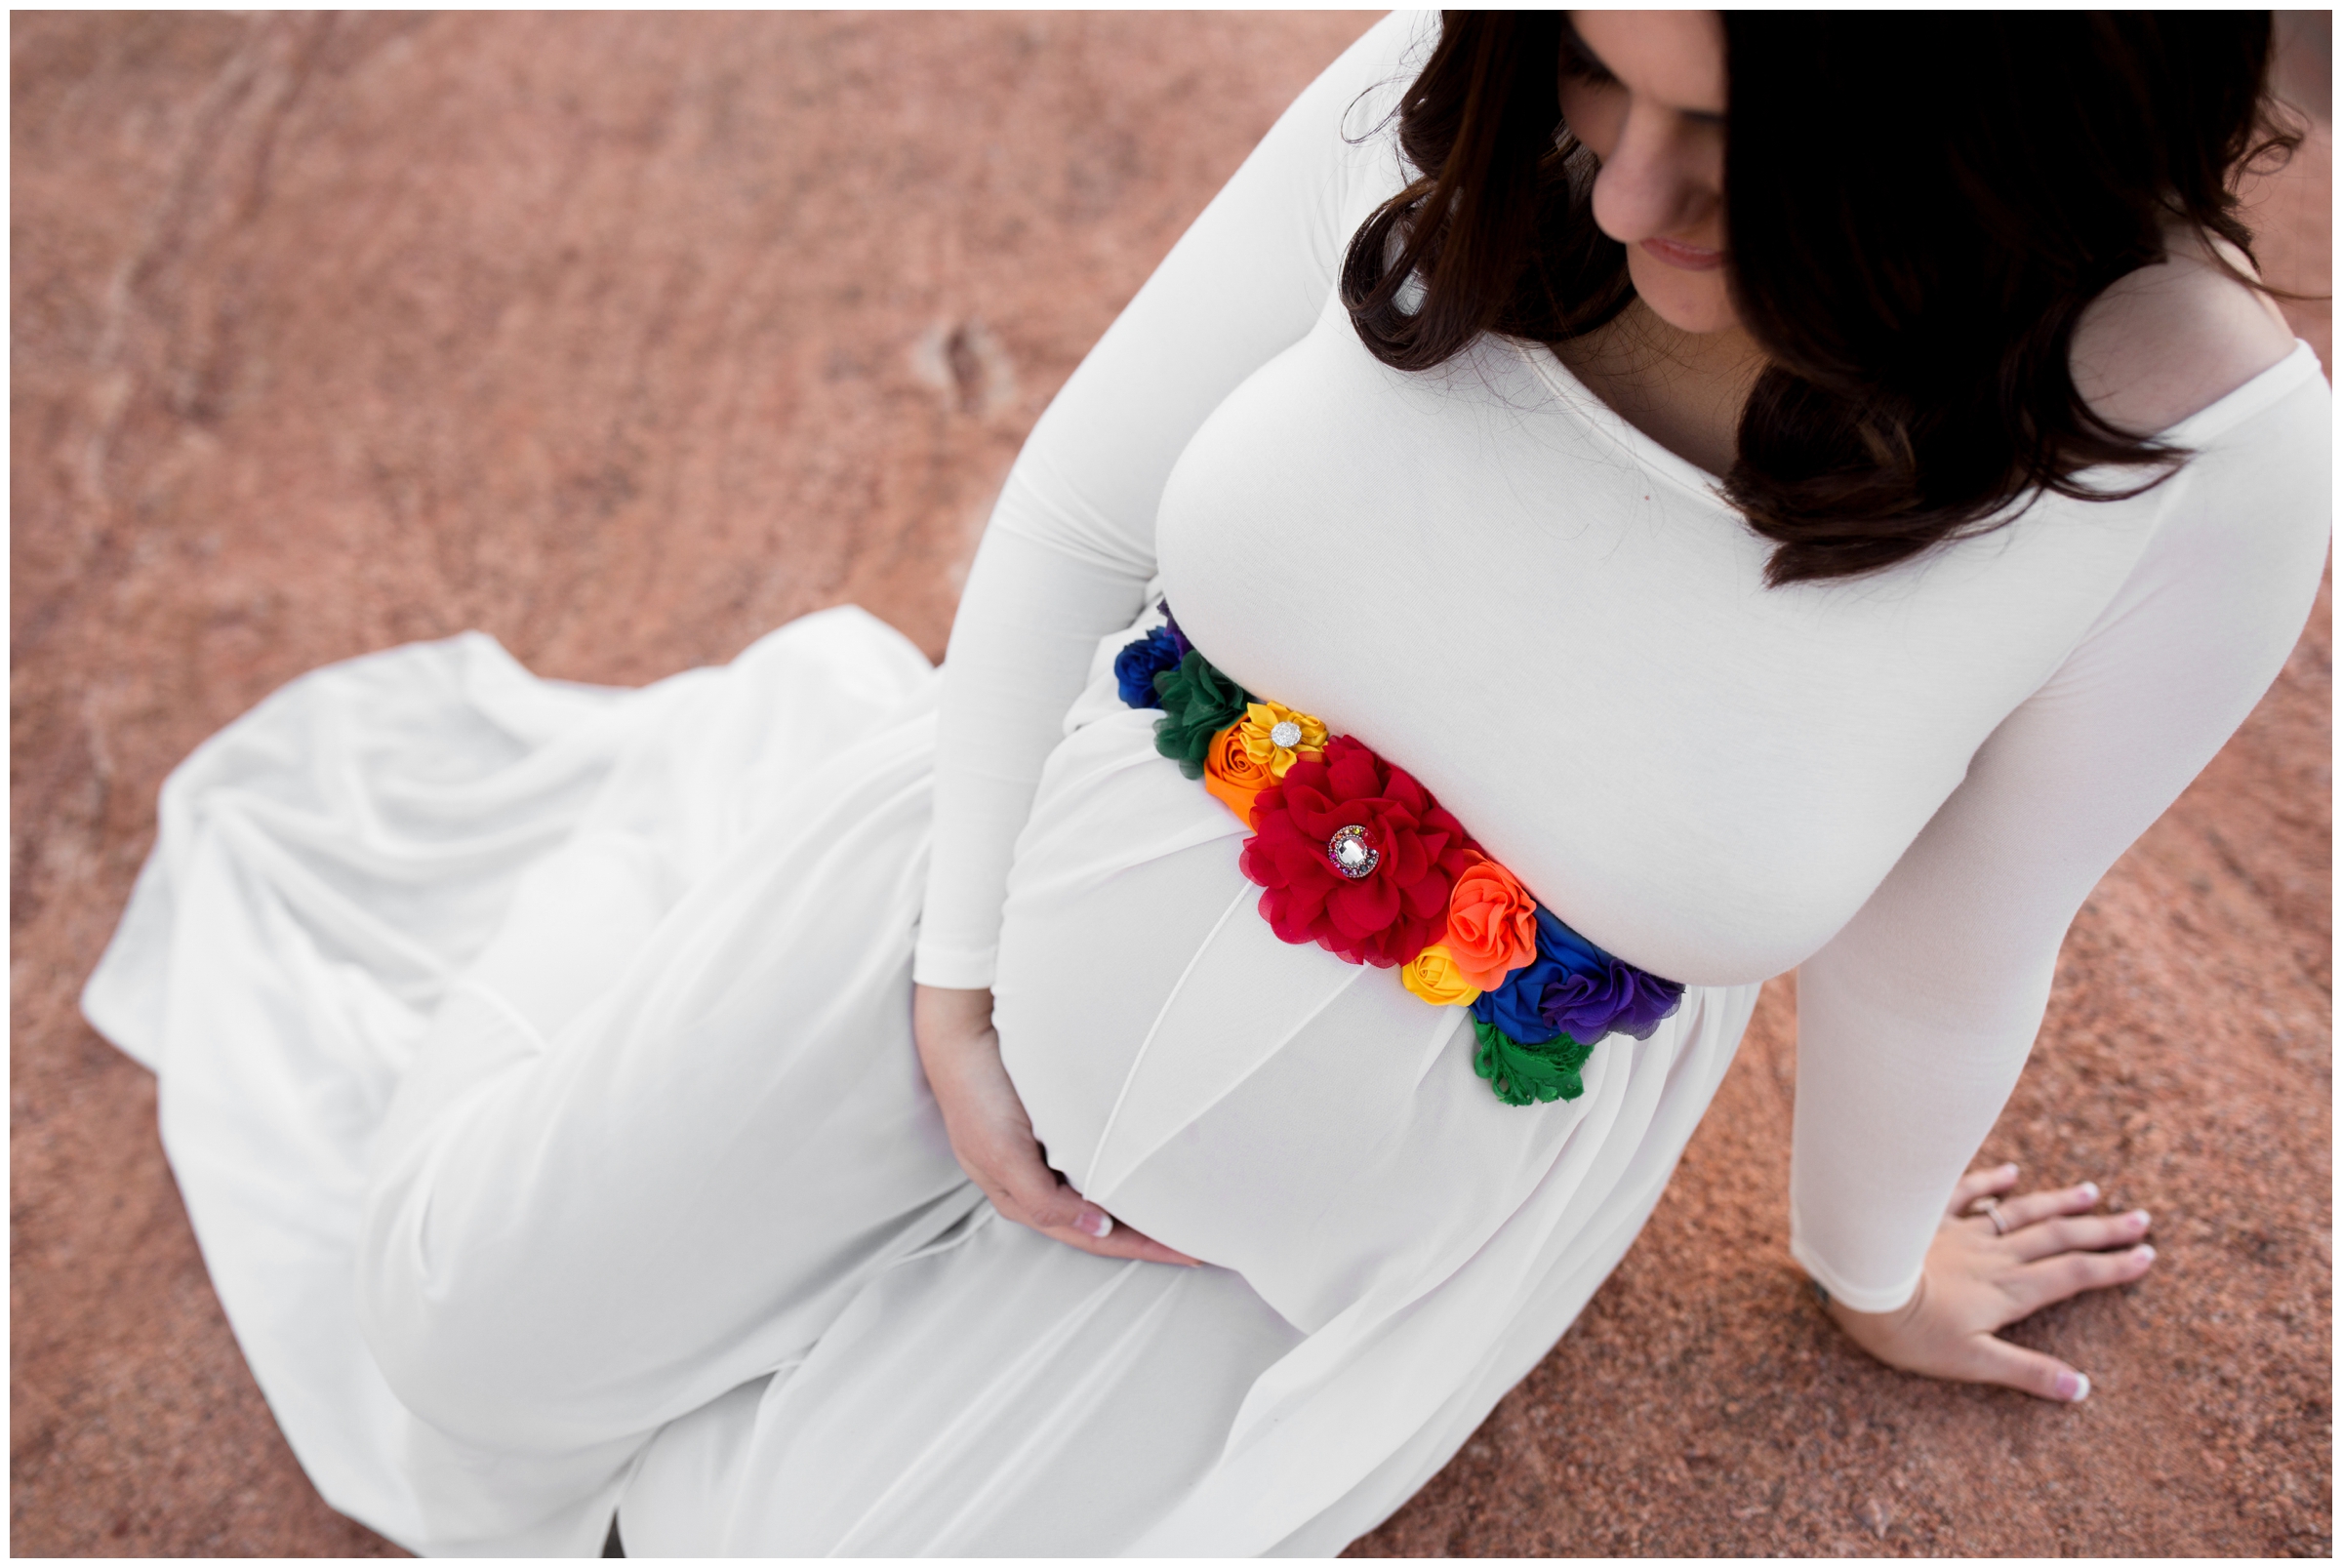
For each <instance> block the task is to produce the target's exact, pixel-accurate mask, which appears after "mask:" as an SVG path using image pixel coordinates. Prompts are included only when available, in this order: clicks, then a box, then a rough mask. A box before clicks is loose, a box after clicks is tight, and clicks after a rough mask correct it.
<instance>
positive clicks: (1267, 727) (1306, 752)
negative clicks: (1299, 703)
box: [1236, 703, 1325, 779]
mask: <svg viewBox="0 0 2342 1568" xmlns="http://www.w3.org/2000/svg"><path fill="white" fill-rule="evenodd" d="M1280 728H1281V730H1282V732H1283V733H1282V734H1279V733H1278V732H1279V730H1280ZM1236 734H1237V735H1238V736H1239V737H1240V738H1241V739H1242V740H1243V742H1244V751H1245V754H1246V755H1247V756H1249V757H1251V758H1252V760H1253V761H1254V762H1256V763H1258V764H1259V765H1260V766H1262V767H1264V768H1267V769H1268V770H1269V777H1270V778H1272V779H1282V778H1283V777H1284V776H1285V770H1286V769H1287V768H1290V767H1291V766H1293V762H1294V759H1295V758H1297V757H1313V756H1316V755H1317V754H1318V753H1319V752H1321V751H1323V750H1324V749H1325V723H1324V721H1323V720H1321V719H1314V718H1312V717H1311V716H1310V715H1309V714H1307V713H1297V712H1295V711H1294V710H1293V709H1291V708H1289V707H1287V706H1285V704H1282V703H1251V704H1246V706H1245V708H1244V716H1243V717H1242V718H1240V719H1238V720H1236Z"/></svg>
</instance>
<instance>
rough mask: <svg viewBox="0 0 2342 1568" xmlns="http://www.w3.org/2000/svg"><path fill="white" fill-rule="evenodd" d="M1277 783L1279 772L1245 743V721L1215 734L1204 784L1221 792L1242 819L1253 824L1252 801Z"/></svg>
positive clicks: (1205, 761)
mask: <svg viewBox="0 0 2342 1568" xmlns="http://www.w3.org/2000/svg"><path fill="white" fill-rule="evenodd" d="M1274 783H1276V776H1275V775H1274V774H1272V773H1271V772H1270V771H1269V765H1268V764H1267V763H1266V762H1263V761H1259V760H1256V759H1255V758H1254V756H1253V755H1252V752H1251V751H1250V750H1249V749H1248V748H1247V747H1246V746H1245V744H1244V725H1243V723H1242V722H1241V721H1238V722H1237V723H1234V724H1231V725H1230V726H1229V727H1228V728H1227V729H1225V730H1222V731H1221V732H1220V733H1219V734H1217V735H1215V736H1213V737H1212V744H1211V747H1210V749H1208V750H1206V751H1205V752H1204V754H1203V787H1204V788H1206V789H1209V790H1210V791H1211V792H1212V793H1213V794H1215V795H1218V796H1219V797H1220V799H1221V801H1222V802H1223V803H1224V804H1225V805H1226V806H1227V807H1228V809H1229V810H1230V811H1232V812H1234V813H1235V814H1236V820H1237V821H1238V822H1240V823H1242V824H1244V825H1245V826H1247V827H1249V826H1251V825H1252V803H1253V802H1254V801H1255V800H1258V799H1259V798H1260V795H1261V791H1262V790H1264V789H1266V788H1268V787H1269V786H1270V785H1271V784H1274Z"/></svg>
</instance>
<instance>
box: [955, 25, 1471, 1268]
mask: <svg viewBox="0 0 2342 1568" xmlns="http://www.w3.org/2000/svg"><path fill="white" fill-rule="evenodd" d="M1429 25H1430V24H1429V23H1427V22H1426V21H1425V20H1423V19H1419V18H1412V17H1408V16H1404V15H1398V16H1393V17H1390V18H1387V19H1385V20H1383V21H1382V22H1380V23H1378V24H1377V25H1376V26H1375V27H1374V28H1372V29H1371V30H1370V31H1368V32H1367V34H1366V35H1365V36H1364V37H1363V38H1361V39H1359V40H1358V42H1357V43H1356V44H1354V45H1353V46H1352V47H1351V48H1350V49H1349V50H1348V51H1347V52H1346V53H1345V54H1344V55H1343V56H1342V58H1341V59H1340V60H1336V61H1335V62H1334V63H1333V64H1332V65H1331V66H1329V67H1328V68H1327V69H1326V71H1325V72H1324V74H1323V75H1321V76H1319V77H1318V78H1317V80H1316V81H1315V82H1314V83H1312V85H1311V86H1310V88H1309V89H1308V90H1307V91H1306V92H1304V93H1303V94H1302V96H1301V97H1300V98H1299V99H1298V100H1296V101H1294V103H1293V105H1292V107H1291V108H1289V109H1287V110H1286V111H1285V113H1284V115H1283V116H1282V117H1281V118H1279V119H1278V121H1277V123H1276V125H1275V126H1274V127H1273V128H1272V130H1271V131H1270V133H1269V135H1268V136H1267V137H1266V138H1265V139H1264V140H1263V141H1262V142H1261V144H1260V145H1259V146H1258V147H1257V148H1256V149H1254V151H1253V153H1252V155H1251V156H1250V157H1249V158H1247V159H1246V160H1245V162H1244V164H1243V167H1241V168H1240V169H1238V170H1237V171H1236V174H1235V176H1234V178H1233V179H1232V180H1231V181H1229V183H1228V185H1227V186H1226V188H1224V189H1223V190H1222V191H1221V192H1220V194H1219V195H1218V196H1217V197H1215V198H1214V199H1213V200H1212V203H1211V205H1210V206H1209V207H1207V208H1205V209H1204V212H1203V214H1202V216H1201V217H1199V218H1198V219H1196V221H1195V223H1194V225H1193V226H1192V227H1191V228H1190V229H1189V230H1188V232H1187V233H1186V235H1184V236H1183V237H1182V238H1181V240H1180V241H1179V243H1178V244H1177V245H1176V246H1174V247H1173V248H1172V251H1171V254H1170V255H1169V256H1168V257H1166V258H1165V259H1164V261H1163V263H1162V265H1161V266H1159V267H1158V268H1156V269H1155V272H1154V275H1153V276H1152V277H1151V278H1150V279H1149V280H1148V281H1147V284H1146V286H1145V287H1144V288H1142V289H1141V290H1140V291H1139V293H1138V295H1137V297H1136V298H1135V299H1133V300H1132V301H1131V302H1130V305H1129V307H1128V308H1126V309H1125V310H1124V311H1123V312H1122V314H1121V315H1120V316H1119V317H1118V318H1117V319H1116V320H1115V322H1114V324H1113V325H1112V326H1111V327H1110V328H1109V329H1108V331H1107V333H1106V336H1105V337H1104V338H1102V339H1101V340H1100V341H1099V342H1098V345H1097V346H1096V347H1095V348H1094V349H1092V350H1091V351H1090V354H1089V356H1088V357H1087V358H1086V359H1084V360H1083V361H1082V363H1081V365H1080V367H1079V368H1078V369H1076V370H1075V371H1074V373H1073V375H1072V377H1071V378H1070V380H1069V381H1068V382H1066V385H1065V387H1064V389H1063V390H1062V391H1060V392H1059V394H1058V395H1057V397H1056V399H1055V400H1054V401H1053V402H1051V404H1050V405H1049V408H1048V411H1047V412H1046V413H1044V414H1043V415H1042V416H1041V419H1040V422H1039V423H1037V424H1036V425H1035V426H1034V428H1033V432H1032V435H1031V437H1030V440H1028V441H1027V442H1026V444H1025V448H1024V450H1023V451H1022V452H1021V453H1020V454H1019V455H1018V458H1017V462H1016V463H1015V465H1014V467H1013V468H1012V469H1011V470H1010V473H1009V477H1008V481H1007V483H1006V484H1005V486H1004V487H1003V488H1002V491H1001V495H1000V501H999V503H998V504H997V505H996V506H995V507H994V509H993V512H992V517H991V522H990V526H989V528H988V529H987V530H986V533H985V537H984V541H983V543H982V544H981V546H980V547H979V548H978V550H977V552H976V560H975V563H974V565H973V566H972V567H971V568H970V570H969V573H968V583H967V588H966V590H965V592H964V593H963V594H962V595H961V598H960V604H959V613H958V616H957V618H956V619H955V620H954V621H953V623H952V626H951V641H950V646H949V651H948V652H947V654H946V657H945V661H944V676H943V707H942V713H941V718H940V728H939V735H938V739H937V751H936V782H935V848H934V854H933V859H932V860H931V862H930V864H929V871H928V878H927V893H926V901H925V908H924V911H923V914H922V916H921V921H920V930H919V941H918V949H917V954H916V958H915V961H914V966H913V971H912V973H913V976H914V978H915V979H916V981H917V983H918V984H917V988H916V994H915V998H914V1004H913V1013H912V1021H913V1033H914V1035H915V1037H916V1039H917V1041H918V1047H919V1056H920V1060H921V1063H922V1065H924V1067H925V1069H926V1073H927V1079H928V1083H929V1085H930V1087H932V1088H933V1090H934V1091H935V1095H936V1100H937V1102H938V1104H939V1105H940V1106H941V1107H942V1109H943V1112H944V1118H945V1124H946V1126H947V1128H948V1129H949V1133H950V1136H951V1146H952V1150H953V1152H954V1153H955V1154H957V1155H958V1157H959V1161H960V1164H961V1165H962V1166H963V1167H965V1168H966V1170H967V1171H968V1174H969V1175H970V1176H971V1177H973V1178H974V1179H975V1180H976V1182H977V1183H978V1185H980V1186H982V1187H983V1188H984V1190H985V1191H986V1193H987V1194H988V1195H989V1196H990V1197H991V1199H992V1201H993V1203H994V1205H995V1206H996V1207H998V1208H999V1210H1000V1212H1001V1213H1002V1214H1003V1215H1004V1216H1006V1217H1007V1218H1009V1219H1011V1220H1015V1221H1017V1222H1019V1223H1020V1224H1026V1225H1030V1226H1033V1227H1034V1228H1035V1229H1038V1230H1041V1231H1042V1232H1043V1233H1045V1234H1049V1235H1053V1236H1056V1237H1058V1238H1059V1239H1060V1240H1064V1241H1067V1242H1069V1243H1070V1244H1072V1245H1074V1246H1078V1247H1081V1248H1083V1249H1084V1250H1086V1251H1091V1252H1098V1253H1104V1254H1107V1255H1109V1256H1116V1257H1134V1258H1152V1259H1157V1260H1160V1261H1166V1262H1187V1261H1189V1260H1187V1259H1185V1258H1183V1257H1182V1256H1181V1255H1180V1254H1177V1253H1174V1252H1171V1251H1170V1250H1169V1249H1168V1248H1165V1247H1162V1246H1160V1245H1159V1244H1157V1243H1155V1242H1152V1241H1151V1240H1149V1239H1148V1238H1147V1237H1145V1236H1142V1235H1139V1234H1138V1233H1136V1232H1135V1231H1131V1230H1128V1229H1116V1228H1115V1227H1114V1226H1113V1225H1112V1222H1111V1221H1110V1220H1109V1219H1108V1218H1107V1216H1106V1214H1105V1212H1104V1211H1103V1210H1101V1209H1099V1208H1098V1207H1097V1206H1096V1205H1095V1204H1090V1203H1086V1202H1084V1201H1082V1199H1081V1197H1080V1195H1079V1194H1078V1193H1076V1192H1074V1191H1073V1189H1072V1188H1071V1187H1070V1186H1067V1185H1066V1183H1065V1182H1064V1180H1063V1179H1062V1178H1061V1177H1059V1176H1058V1175H1057V1173H1055V1172H1054V1171H1051V1170H1050V1169H1049V1168H1048V1167H1047V1165H1046V1164H1045V1163H1044V1161H1043V1158H1042V1153H1041V1150H1040V1148H1039V1146H1038V1145H1037V1144H1035V1142H1034V1141H1033V1137H1032V1129H1031V1126H1030V1122H1029V1121H1028V1120H1027V1118H1026V1115H1025V1109H1024V1106H1023V1105H1022V1104H1021V1103H1020V1102H1019V1101H1018V1099H1017V1095H1016V1090H1015V1088H1014V1086H1013V1085H1012V1084H1011V1083H1010V1082H1009V1078H1008V1074H1007V1072H1006V1070H1005V1069H1004V1068H1003V1067H1002V1066H1001V1064H1000V1048H999V1040H998V1037H997V1035H996V1034H994V1032H993V1030H992V1027H991V993H990V991H989V986H990V985H991V983H992V967H993V959H994V956H995V954H996V952H997V949H998V941H999V930H1000V913H1001V905H1002V903H1003V901H1004V899H1005V897H1006V890H1007V883H1008V870H1009V862H1010V860H1011V858H1012V856H1013V854H1014V851H1015V847H1016V841H1017V835H1018V834H1019V833H1020V832H1021V831H1022V830H1023V828H1024V826H1025V821H1026V818H1027V817H1028V816H1029V815H1030V812H1031V809H1032V799H1033V794H1034V791H1035V790H1036V788H1037V787H1038V785H1039V782H1040V775H1041V766H1042V763H1043V762H1044V761H1045V760H1046V759H1047V757H1048V754H1049V752H1050V750H1051V749H1052V748H1053V747H1054V746H1055V745H1056V744H1057V743H1058V741H1059V740H1060V739H1061V738H1062V736H1063V729H1064V719H1065V714H1066V710H1067V708H1068V707H1070V705H1071V704H1072V702H1073V699H1074V698H1075V697H1076V696H1077V695H1079V693H1080V690H1081V686H1082V683H1083V681H1084V680H1085V679H1086V678H1087V675H1088V671H1089V666H1090V661H1091V658H1092V656H1093V655H1094V654H1095V653H1096V651H1097V646H1098V642H1099V639H1100V638H1102V637H1105V636H1107V635H1108V634H1110V633H1111V632H1113V631H1115V630H1116V629H1118V628H1120V627H1123V626H1126V625H1128V624H1129V623H1131V622H1132V621H1133V620H1134V619H1135V618H1136V617H1137V615H1138V612H1139V610H1140V608H1141V606H1142V604H1143V602H1144V599H1145V595H1146V591H1147V586H1148V584H1149V583H1150V582H1151V580H1152V578H1153V576H1154V571H1155V557H1154V514H1155V506H1156V503H1157V502H1158V500H1159V499H1160V497H1161V494H1162V489H1163V484H1164V481H1165V480H1166V479H1167V478H1168V477H1169V475H1170V472H1171V468H1172V465H1173V463H1174V462H1177V461H1178V458H1179V455H1180V453H1181V452H1182V451H1183V450H1184V449H1185V448H1186V446H1187V444H1188V441H1189V439H1190V438H1191V436H1192V435H1193V434H1194V432H1195V430H1196V429H1197V428H1198V427H1199V426H1200V425H1201V424H1202V423H1203V421H1204V419H1205V417H1206V416H1208V415H1209V414H1210V413H1211V411H1212V410H1213V409H1214V408H1215V407H1217V406H1218V405H1219V403H1220V402H1221V400H1222V399H1223V398H1225V397H1227V395H1228V394H1229V393H1230V392H1231V391H1232V390H1233V389H1234V388H1235V386H1236V385H1237V383H1238V382H1242V381H1243V380H1244V379H1245V378H1246V377H1247V376H1250V375H1251V374H1252V373H1253V372H1254V371H1256V370H1258V369H1259V368H1260V367H1261V366H1263V365H1265V364H1267V363H1268V362H1269V361H1270V360H1271V359H1272V358H1274V357H1275V356H1276V355H1277V354H1279V353H1281V352H1282V351H1283V350H1285V349H1286V348H1288V347H1290V346H1292V345H1293V344H1294V343H1296V342H1300V341H1301V339H1302V338H1303V337H1304V336H1306V335H1307V333H1308V332H1309V330H1310V327H1311V325H1312V323H1313V322H1314V321H1315V319H1316V317H1317V313H1318V311H1319V310H1320V309H1321V308H1322V307H1323V306H1324V303H1325V301H1326V297H1327V295H1328V294H1329V292H1330V291H1331V290H1332V288H1333V286H1334V279H1335V276H1336V274H1337V271H1338V269H1339V266H1340V261H1341V256H1342V252H1343V249H1344V247H1345V246H1346V245H1347V244H1348V242H1349V237H1350V231H1351V228H1352V227H1353V226H1354V224H1355V223H1356V221H1358V220H1359V219H1361V218H1362V217H1363V216H1364V213H1365V210H1366V209H1367V208H1368V207H1370V206H1371V205H1372V204H1373V203H1374V202H1375V201H1377V200H1379V199H1380V198H1381V196H1382V195H1383V194H1385V193H1387V191H1388V190H1394V189H1396V188H1397V186H1398V184H1399V183H1400V180H1399V176H1398V170H1397V165H1396V162H1395V154H1394V153H1393V151H1392V149H1391V144H1390V142H1389V140H1388V138H1386V137H1381V136H1367V135H1363V134H1362V133H1365V132H1368V131H1371V130H1373V129H1375V128H1376V127H1377V126H1378V122H1379V121H1380V119H1381V117H1382V115H1383V114H1384V112H1386V111H1387V110H1388V108H1389V107H1390V105H1391V103H1392V101H1393V94H1394V93H1395V91H1396V90H1397V89H1398V88H1399V87H1401V86H1403V84H1404V80H1405V75H1404V73H1405V70H1406V67H1407V57H1408V54H1409V51H1410V48H1411V46H1412V43H1413V41H1414V39H1415V37H1416V36H1417V34H1418V33H1419V32H1422V31H1425V30H1426V29H1427V27H1428V26H1429ZM1377 89H1381V91H1379V92H1378V91H1376V90H1377ZM1361 95H1364V96H1365V97H1364V99H1363V101H1361ZM1346 132H1347V133H1348V134H1349V135H1348V136H1346V134H1345V133H1346ZM1351 136H1355V137H1357V138H1358V140H1356V141H1352V140H1350V139H1349V138H1350V137H1351Z"/></svg>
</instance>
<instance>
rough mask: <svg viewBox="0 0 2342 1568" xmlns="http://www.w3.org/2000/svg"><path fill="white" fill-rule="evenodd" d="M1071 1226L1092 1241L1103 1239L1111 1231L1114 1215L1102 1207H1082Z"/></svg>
mask: <svg viewBox="0 0 2342 1568" xmlns="http://www.w3.org/2000/svg"><path fill="white" fill-rule="evenodd" d="M1073 1228H1074V1229H1076V1230H1078V1231H1080V1232H1081V1233H1082V1234H1083V1235H1085V1236H1088V1237H1090V1238H1091V1239H1092V1240H1093V1241H1104V1240H1105V1239H1106V1238H1107V1237H1108V1236H1109V1235H1110V1234H1112V1233H1113V1228H1114V1217H1113V1216H1112V1215H1110V1214H1109V1213H1107V1212H1106V1211H1105V1210H1104V1209H1084V1210H1082V1211H1081V1214H1080V1216H1079V1218H1077V1219H1075V1220H1074V1222H1073Z"/></svg>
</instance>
